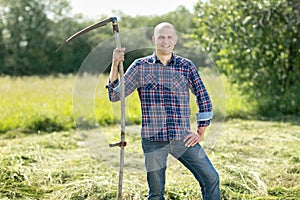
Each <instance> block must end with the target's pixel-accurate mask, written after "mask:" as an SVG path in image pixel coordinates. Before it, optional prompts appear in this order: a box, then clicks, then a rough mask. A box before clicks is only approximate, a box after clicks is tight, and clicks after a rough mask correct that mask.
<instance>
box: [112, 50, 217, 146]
mask: <svg viewBox="0 0 300 200" xmlns="http://www.w3.org/2000/svg"><path fill="white" fill-rule="evenodd" d="M124 83H125V95H126V96H128V95H129V94H131V93H132V92H133V91H134V90H135V89H137V91H138V94H139V98H140V102H141V108H142V130H141V136H142V138H145V139H148V140H151V141H168V140H182V139H184V138H185V137H186V136H187V135H188V134H190V131H189V130H190V98H189V88H190V89H191V91H192V93H193V94H194V95H196V97H197V105H198V107H199V113H197V114H196V118H197V123H198V127H199V126H208V125H209V124H210V119H211V118H212V116H213V113H212V103H211V100H210V97H209V95H208V92H207V90H206V88H205V86H204V84H203V82H202V80H201V78H200V76H199V74H198V71H197V68H196V67H195V65H194V64H193V63H192V62H191V61H189V60H188V59H185V58H183V57H180V56H178V55H175V54H173V55H172V58H171V60H170V61H169V62H168V63H167V65H166V66H164V65H163V64H162V63H161V62H160V61H159V60H158V59H157V57H156V55H155V54H153V55H150V56H147V57H144V58H140V59H137V60H135V61H134V62H133V63H132V64H131V66H130V67H129V68H128V70H127V71H126V73H125V75H124ZM107 88H108V94H109V99H110V101H112V102H115V101H119V100H120V87H119V80H118V79H117V80H115V81H114V82H112V83H110V82H109V83H108V85H107Z"/></svg>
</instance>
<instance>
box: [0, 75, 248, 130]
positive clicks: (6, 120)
mask: <svg viewBox="0 0 300 200" xmlns="http://www.w3.org/2000/svg"><path fill="white" fill-rule="evenodd" d="M203 79H204V81H205V83H206V86H207V88H208V90H209V92H210V94H211V97H212V100H213V103H214V113H215V117H216V118H218V119H223V120H224V118H225V114H226V117H227V118H232V117H236V116H241V115H244V116H245V115H249V114H251V113H252V112H253V111H252V110H251V109H250V105H249V104H247V103H246V102H245V99H244V98H242V97H241V96H240V94H239V93H238V91H237V88H236V87H233V86H230V85H229V83H228V81H227V80H226V78H224V77H219V76H216V75H211V74H209V73H207V72H205V71H204V74H203ZM76 81H77V83H80V84H79V85H81V86H79V87H78V88H79V89H80V90H81V91H86V90H88V91H87V92H92V93H93V96H92V98H93V100H91V99H89V98H90V97H88V98H83V99H78V98H76V97H75V98H73V95H74V94H78V93H76V92H75V93H74V91H73V90H74V88H75V87H74V84H75V82H76ZM80 81H81V82H80ZM92 83H96V84H95V85H92ZM106 83H107V76H101V77H92V76H88V77H84V78H83V79H81V78H77V79H76V77H75V76H72V75H70V76H57V77H36V76H33V77H18V78H11V77H0V105H1V106H0V133H4V132H7V131H10V130H19V131H21V132H29V133H30V132H36V131H41V132H52V131H66V130H72V129H74V128H75V127H76V126H75V123H74V122H76V124H77V125H78V124H86V125H87V126H92V127H93V126H94V125H95V124H98V125H100V126H107V125H112V124H116V123H118V122H119V121H120V117H119V116H120V113H119V110H120V105H119V103H111V102H109V100H108V97H107V91H106V89H105V87H104V86H105V85H106ZM225 88H226V90H225ZM225 92H226V93H225ZM79 94H80V92H79ZM83 94H84V95H85V93H83ZM81 101H82V102H81ZM86 101H88V102H89V103H91V104H93V105H91V106H89V108H90V110H89V109H87V107H86V106H81V108H80V109H81V110H75V111H74V110H73V103H74V102H75V103H78V104H82V105H84V103H86ZM195 102H196V100H195V97H194V96H193V95H191V104H192V107H193V108H194V109H192V120H193V119H194V117H195V115H194V114H195V113H196V112H197V108H196V104H195ZM126 105H127V122H126V123H127V124H129V125H132V124H140V123H141V117H140V115H141V111H140V103H139V100H138V95H137V92H134V93H133V94H132V95H131V96H130V97H128V98H127V102H126Z"/></svg>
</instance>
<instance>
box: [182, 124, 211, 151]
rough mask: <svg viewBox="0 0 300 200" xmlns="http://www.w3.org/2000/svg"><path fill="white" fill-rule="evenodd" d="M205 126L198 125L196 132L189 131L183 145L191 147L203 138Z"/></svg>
mask: <svg viewBox="0 0 300 200" xmlns="http://www.w3.org/2000/svg"><path fill="white" fill-rule="evenodd" d="M205 130H206V127H198V129H197V133H191V134H189V135H188V136H186V138H184V140H183V141H184V142H185V146H187V147H193V146H195V145H196V144H197V143H199V142H201V141H202V140H203V138H204V133H205Z"/></svg>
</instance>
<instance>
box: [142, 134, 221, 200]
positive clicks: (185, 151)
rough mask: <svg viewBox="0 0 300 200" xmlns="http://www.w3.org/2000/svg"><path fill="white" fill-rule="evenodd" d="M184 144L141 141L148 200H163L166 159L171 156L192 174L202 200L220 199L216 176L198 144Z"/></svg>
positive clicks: (180, 142) (178, 142)
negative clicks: (190, 145)
mask: <svg viewBox="0 0 300 200" xmlns="http://www.w3.org/2000/svg"><path fill="white" fill-rule="evenodd" d="M184 144H185V143H184V142H183V141H178V140H171V141H166V142H165V141H158V142H156V141H155V142H153V141H149V140H146V139H144V138H143V139H142V147H143V151H144V156H145V166H146V170H147V181H148V187H149V194H148V199H151V200H163V199H165V198H164V188H165V178H166V176H165V172H166V168H167V157H168V154H171V155H172V156H174V157H175V158H176V159H178V160H179V161H180V162H181V163H182V164H183V165H184V166H185V167H186V168H188V169H189V170H190V171H191V172H192V173H193V175H194V177H195V178H196V179H197V181H198V182H199V184H200V187H201V193H202V199H203V200H220V199H221V197H220V186H219V175H218V172H217V171H216V170H215V168H214V167H213V165H212V163H211V162H210V160H209V159H208V157H207V155H206V153H205V152H204V150H203V149H202V147H201V146H200V144H197V145H195V146H193V147H186V146H185V145H184Z"/></svg>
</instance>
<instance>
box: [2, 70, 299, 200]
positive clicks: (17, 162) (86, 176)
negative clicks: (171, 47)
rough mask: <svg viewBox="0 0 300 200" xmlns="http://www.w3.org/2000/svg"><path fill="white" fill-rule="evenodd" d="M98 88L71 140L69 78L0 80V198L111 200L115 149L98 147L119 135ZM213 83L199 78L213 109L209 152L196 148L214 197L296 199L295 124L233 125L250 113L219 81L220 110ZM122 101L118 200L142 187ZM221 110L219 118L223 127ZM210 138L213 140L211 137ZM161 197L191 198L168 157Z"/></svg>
mask: <svg viewBox="0 0 300 200" xmlns="http://www.w3.org/2000/svg"><path fill="white" fill-rule="evenodd" d="M94 78H95V77H94ZM96 79H97V78H96ZM89 80H90V81H92V79H89ZM106 80H107V77H100V78H99V82H98V83H97V85H96V86H94V87H95V89H96V91H97V92H96V93H95V96H94V97H93V98H95V104H94V105H93V106H92V109H93V112H94V113H93V114H94V115H95V116H96V123H97V124H98V126H93V125H90V124H91V123H94V122H93V121H92V122H91V121H89V119H90V118H89V117H90V116H83V117H82V118H80V120H82V121H79V122H80V123H86V124H87V126H88V127H96V129H92V130H89V131H84V130H78V131H77V132H76V130H75V129H74V128H75V123H74V116H73V106H72V103H73V98H72V95H73V85H74V83H75V77H74V76H58V77H43V78H41V77H23V78H10V77H1V78H0V95H1V96H0V105H1V106H0V133H1V134H0V199H115V198H116V195H117V185H118V162H119V157H118V156H119V149H118V148H108V144H109V143H111V142H118V141H119V127H118V126H117V125H114V124H115V123H117V122H118V121H119V118H118V115H119V106H118V104H114V105H113V104H111V103H110V102H109V101H108V99H107V97H105V98H103V95H105V96H106V90H105V89H104V87H103V86H104V85H105V83H106ZM215 80H216V79H215V77H213V76H208V75H207V76H204V81H205V83H207V84H206V85H207V87H208V90H209V91H210V93H211V94H212V99H213V102H214V104H215V105H217V106H215V109H216V108H217V109H216V110H215V111H216V113H217V119H216V120H215V121H213V122H212V125H211V127H210V128H209V129H208V131H207V138H206V141H209V139H213V140H215V141H217V143H216V144H215V146H214V148H213V149H209V148H206V149H207V153H208V155H209V157H210V158H211V160H212V162H213V163H214V165H215V167H216V168H217V170H218V171H219V174H220V177H221V192H222V198H223V199H247V200H248V199H249V200H252V199H264V200H265V199H266V200H269V199H270V200H271V199H278V200H279V199H299V198H298V197H299V196H300V193H299V191H300V182H299V180H300V157H299V142H300V126H299V125H300V120H299V117H291V118H287V119H286V120H285V121H255V120H239V119H233V117H242V118H248V119H249V117H247V115H252V114H253V112H254V111H253V109H252V106H253V105H250V104H247V102H246V101H245V99H244V98H242V97H241V95H240V94H239V93H238V90H237V88H236V87H233V86H231V85H229V84H228V82H227V80H226V79H225V78H222V80H223V85H224V86H225V91H226V95H225V96H226V102H224V98H223V97H224V96H222V93H221V94H220V92H219V93H218V91H220V90H219V89H220V87H222V85H220V82H219V85H217V84H214V83H215ZM84 83H85V84H84V85H88V84H90V82H84ZM221 89H222V88H221ZM127 101H128V102H127V105H128V106H129V107H130V108H129V109H128V111H129V112H127V115H128V116H127V119H128V121H127V124H128V126H127V127H126V130H127V132H126V140H127V142H128V146H127V147H126V152H125V172H124V188H123V191H124V193H123V195H124V199H128V200H129V199H136V200H138V199H145V198H146V195H147V183H146V177H145V170H144V165H143V163H144V162H143V154H142V150H141V144H140V138H139V127H138V125H135V124H139V123H140V113H139V112H140V110H139V102H138V101H137V94H136V93H134V94H133V96H131V97H129V98H128V99H127ZM192 101H193V100H192ZM83 103H84V102H83ZM224 103H226V114H227V116H229V117H227V120H226V121H225V122H224V120H222V119H224V116H223V115H224V110H222V109H223V108H224V107H225V106H224V105H223V104H224ZM193 106H195V105H194V104H193ZM218 116H221V117H219V119H221V120H218ZM76 117H77V116H76ZM92 117H93V116H92ZM76 120H78V118H77V119H76ZM76 122H77V121H76ZM223 123H224V124H223ZM99 125H100V126H99ZM99 127H100V128H99ZM218 131H220V132H221V134H217V135H213V134H214V132H218ZM215 136H216V137H215ZM205 144H206V143H205V142H204V143H203V145H204V146H205ZM166 198H167V199H189V200H192V199H200V192H199V186H198V184H197V182H196V181H195V180H194V178H193V176H192V175H191V174H190V173H189V172H188V171H187V170H185V168H183V167H182V166H181V165H180V164H179V163H178V162H177V161H175V160H174V159H173V158H172V157H170V159H169V162H168V169H167V184H166Z"/></svg>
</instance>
